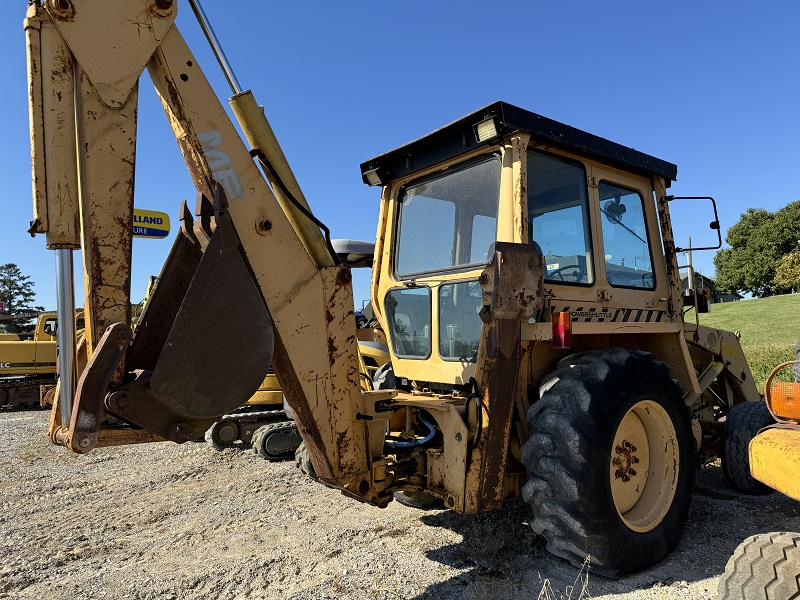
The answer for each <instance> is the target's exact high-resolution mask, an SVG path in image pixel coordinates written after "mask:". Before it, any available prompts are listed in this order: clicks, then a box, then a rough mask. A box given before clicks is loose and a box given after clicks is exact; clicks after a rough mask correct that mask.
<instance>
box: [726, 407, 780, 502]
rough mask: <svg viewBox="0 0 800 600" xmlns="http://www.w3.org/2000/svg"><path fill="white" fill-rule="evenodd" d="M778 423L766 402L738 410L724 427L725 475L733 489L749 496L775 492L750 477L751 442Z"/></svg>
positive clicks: (730, 414) (731, 413)
mask: <svg viewBox="0 0 800 600" xmlns="http://www.w3.org/2000/svg"><path fill="white" fill-rule="evenodd" d="M774 423H775V419H773V418H772V415H771V414H770V412H769V409H768V408H767V405H766V404H765V403H764V402H742V403H741V404H737V405H736V406H734V407H733V408H732V409H731V410H730V411H729V412H728V415H727V416H726V417H725V423H723V425H722V472H723V473H724V474H725V479H727V480H728V483H729V484H730V486H731V487H732V488H733V489H735V490H737V491H739V492H743V493H745V494H753V495H766V494H770V493H772V492H773V491H774V490H773V489H772V488H771V487H769V486H767V485H764V484H763V483H761V482H760V481H759V480H758V479H756V478H755V477H753V476H752V475H751V474H750V452H749V450H748V448H749V446H750V441H751V440H752V439H753V438H754V437H755V436H756V434H757V433H758V432H759V431H761V430H762V429H764V427H767V426H768V425H772V424H774Z"/></svg>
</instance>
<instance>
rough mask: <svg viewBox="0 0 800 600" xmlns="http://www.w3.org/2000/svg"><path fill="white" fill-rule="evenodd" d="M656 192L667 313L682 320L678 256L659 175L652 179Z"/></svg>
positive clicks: (677, 319) (664, 188)
mask: <svg viewBox="0 0 800 600" xmlns="http://www.w3.org/2000/svg"><path fill="white" fill-rule="evenodd" d="M653 185H654V188H655V194H656V207H657V208H658V219H659V224H660V225H661V239H662V243H663V246H664V261H665V262H666V265H667V280H668V283H669V295H668V297H667V315H668V316H669V317H670V318H671V319H672V320H675V321H678V322H680V323H682V322H683V310H682V308H683V304H682V301H681V277H680V273H679V272H678V258H677V254H676V252H675V237H674V236H673V233H672V221H671V219H670V216H669V201H668V200H667V188H666V184H665V183H664V180H663V179H662V178H660V177H655V178H654V179H653Z"/></svg>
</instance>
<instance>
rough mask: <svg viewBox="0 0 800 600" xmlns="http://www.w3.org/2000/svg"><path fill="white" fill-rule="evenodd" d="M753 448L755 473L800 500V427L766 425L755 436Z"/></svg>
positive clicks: (751, 448) (754, 475)
mask: <svg viewBox="0 0 800 600" xmlns="http://www.w3.org/2000/svg"><path fill="white" fill-rule="evenodd" d="M749 451H750V472H751V473H752V475H753V477H755V478H756V479H758V480H759V481H763V482H764V483H766V484H767V485H768V486H770V487H771V488H775V489H776V490H778V491H779V492H782V493H784V494H786V495H787V496H790V497H792V498H794V499H795V500H800V427H797V428H796V429H777V428H772V429H766V430H764V431H762V432H761V433H759V434H758V435H757V436H756V437H754V438H753V440H752V441H751V442H750V448H749Z"/></svg>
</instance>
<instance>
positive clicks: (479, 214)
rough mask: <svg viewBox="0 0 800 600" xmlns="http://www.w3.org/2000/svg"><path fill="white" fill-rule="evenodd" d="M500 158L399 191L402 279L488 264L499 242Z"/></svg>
mask: <svg viewBox="0 0 800 600" xmlns="http://www.w3.org/2000/svg"><path fill="white" fill-rule="evenodd" d="M499 199H500V158H499V157H498V156H497V155H492V156H489V157H483V158H481V159H479V160H477V161H472V162H469V163H467V164H466V165H463V166H460V167H456V168H453V169H449V170H447V171H446V172H445V173H442V174H437V175H435V176H433V177H428V178H426V179H423V180H420V181H418V182H415V183H412V184H410V185H407V186H406V187H404V188H403V189H401V190H400V200H399V205H400V206H399V216H398V218H399V223H400V224H399V230H398V236H397V258H396V263H395V267H396V270H397V274H398V275H412V274H416V273H424V272H428V271H440V270H443V269H452V268H460V267H466V266H470V265H479V264H483V263H485V262H487V260H488V256H489V253H490V250H491V248H492V246H493V244H494V242H495V239H496V238H497V205H498V202H499Z"/></svg>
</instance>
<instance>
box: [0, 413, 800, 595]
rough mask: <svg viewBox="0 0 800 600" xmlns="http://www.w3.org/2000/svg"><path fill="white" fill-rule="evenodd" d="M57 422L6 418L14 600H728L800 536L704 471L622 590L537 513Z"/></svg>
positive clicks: (756, 500) (0, 537)
mask: <svg viewBox="0 0 800 600" xmlns="http://www.w3.org/2000/svg"><path fill="white" fill-rule="evenodd" d="M47 416H48V415H47V413H45V412H0V434H1V435H2V443H1V444H0V473H2V479H0V598H37V599H40V598H49V597H53V596H54V595H55V593H58V595H59V597H60V598H159V599H179V598H181V599H182V598H206V597H214V598H264V599H267V598H270V599H271V598H291V599H298V600H299V599H309V600H311V599H313V600H317V599H322V598H347V599H350V598H352V599H356V600H360V599H381V600H390V599H396V598H403V599H405V598H414V599H423V598H424V599H434V598H442V599H452V600H455V599H458V600H470V599H476V600H477V599H493V600H494V599H498V600H500V599H504V598H570V599H571V600H577V599H578V598H579V597H584V598H585V597H592V598H616V599H637V600H641V599H649V598H659V599H662V598H681V599H685V598H713V597H714V595H715V592H716V587H717V579H718V578H719V575H720V574H721V573H722V571H723V569H724V567H725V563H726V561H727V559H728V557H729V556H730V554H731V553H732V552H733V550H734V548H735V547H736V546H737V544H738V543H739V542H740V541H741V540H743V539H744V538H745V537H747V536H749V535H752V534H754V533H758V532H767V531H774V530H785V529H789V530H795V531H797V530H800V503H797V502H794V501H792V500H791V499H789V498H787V497H785V496H782V495H780V494H777V493H775V494H772V495H771V496H767V497H748V496H743V495H740V494H737V493H735V492H733V491H731V490H730V488H728V487H727V486H726V484H725V481H724V477H723V476H722V473H721V470H720V469H718V468H713V467H712V468H709V469H707V470H705V471H703V472H701V473H700V474H699V476H698V481H697V488H696V491H695V495H694V502H693V506H692V512H691V518H690V521H689V524H688V526H687V528H686V532H685V534H684V536H683V540H682V542H681V543H680V545H679V546H678V549H677V550H676V551H675V552H673V553H672V554H671V555H670V556H669V557H668V558H667V559H665V560H664V561H662V562H661V563H659V564H658V565H656V566H655V567H653V568H651V569H649V570H647V571H645V572H643V573H640V574H638V575H635V576H632V577H628V578H625V579H622V580H618V581H613V580H608V579H603V578H601V577H597V576H594V575H589V576H588V578H587V577H586V575H585V573H581V572H579V570H578V569H576V568H575V567H573V566H571V565H569V564H567V563H565V562H563V561H561V560H559V559H557V558H554V557H552V556H550V555H548V554H547V553H546V552H545V551H544V549H543V544H542V541H541V540H540V539H539V538H537V537H536V536H535V535H534V534H533V532H532V531H531V530H530V528H529V527H528V525H527V520H528V517H529V512H528V508H527V506H526V505H525V504H524V503H522V502H518V503H514V504H511V505H509V506H507V507H506V508H505V509H503V510H501V511H498V512H494V513H491V514H486V515H479V516H460V515H456V514H453V513H450V512H447V511H441V510H433V511H425V512H423V511H419V510H415V509H412V508H408V507H405V506H402V505H400V504H398V503H396V502H393V503H392V504H391V505H390V506H389V507H388V508H386V509H383V510H381V509H377V508H373V507H370V506H366V505H362V504H359V503H357V502H355V501H353V500H349V499H347V498H345V497H344V496H342V495H341V494H340V493H338V492H336V491H334V490H330V489H327V488H325V487H323V486H321V485H319V484H316V483H314V482H312V481H311V480H309V479H307V478H306V477H305V476H303V475H302V474H301V473H300V472H298V471H296V470H295V468H294V465H293V464H290V463H280V464H276V463H267V462H265V461H263V460H262V459H260V458H259V457H258V456H256V455H255V454H254V453H253V452H252V450H247V451H241V450H238V449H229V450H226V451H224V452H217V451H215V450H213V449H212V448H211V447H210V446H209V445H207V444H199V443H190V444H184V445H182V446H178V445H174V444H170V443H162V444H143V445H140V446H132V447H127V448H107V449H100V450H96V451H94V452H92V453H90V454H89V455H87V456H77V455H73V454H70V453H68V452H67V451H65V450H64V449H63V448H57V447H55V446H50V445H49V442H48V441H47V439H46V436H45V434H44V431H45V429H46V426H47Z"/></svg>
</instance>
